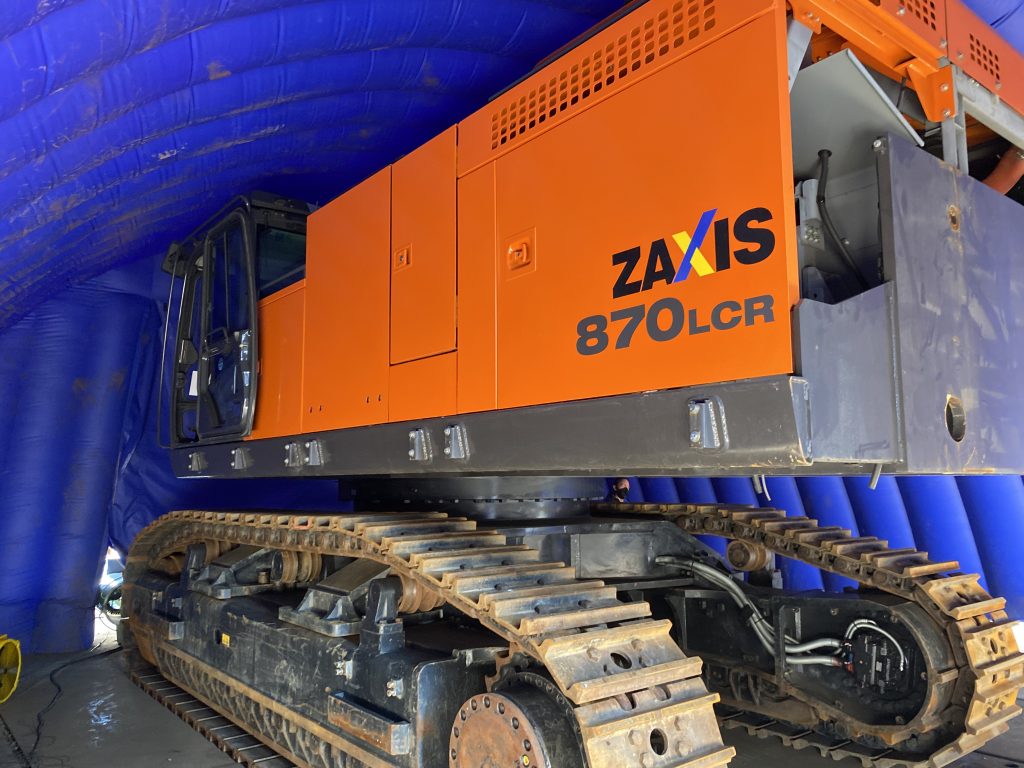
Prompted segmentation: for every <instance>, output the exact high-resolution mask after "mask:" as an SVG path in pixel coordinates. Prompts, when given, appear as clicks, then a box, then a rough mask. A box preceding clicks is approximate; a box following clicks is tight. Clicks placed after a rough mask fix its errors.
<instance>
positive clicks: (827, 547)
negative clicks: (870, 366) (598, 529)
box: [598, 504, 1024, 768]
mask: <svg viewBox="0 0 1024 768" xmlns="http://www.w3.org/2000/svg"><path fill="white" fill-rule="evenodd" d="M598 510H599V511H607V512H609V513H614V514H616V515H621V514H623V513H634V514H637V513H638V514H645V515H657V516H659V517H667V518H669V519H672V520H674V521H675V522H676V523H677V524H678V525H679V527H680V528H682V529H683V530H684V531H686V532H687V533H690V534H695V535H696V534H709V535H714V536H722V537H725V538H728V539H739V540H742V541H747V542H750V543H753V544H756V545H760V546H763V547H765V548H766V549H768V550H769V551H771V552H774V553H775V554H778V555H782V556H784V557H788V558H792V559H794V560H798V561H800V562H804V563H807V564H809V565H813V566H814V567H816V568H820V569H821V570H823V571H828V572H829V573H834V574H838V575H841V576H846V577H848V578H850V579H853V580H854V581H856V582H858V583H859V584H862V585H864V586H866V587H871V588H874V589H878V590H881V591H884V592H888V593H890V594H893V595H898V596H899V597H901V598H903V599H905V600H908V601H910V602H914V603H917V604H918V605H920V606H921V607H922V608H924V610H925V611H926V612H927V613H928V614H929V616H931V617H932V619H933V620H934V621H935V622H936V623H938V624H939V625H940V626H942V627H944V629H945V630H946V634H947V636H948V638H949V640H950V643H951V645H952V648H953V654H954V657H955V659H956V667H955V668H954V669H950V670H944V671H942V672H941V673H940V675H939V677H938V679H937V680H936V681H935V683H936V684H937V685H940V686H941V685H949V686H951V687H952V688H953V690H954V693H953V696H952V697H950V698H951V700H950V701H948V703H947V704H946V708H945V709H942V710H940V711H931V712H927V713H926V715H925V716H924V717H921V718H918V719H916V720H915V721H914V722H911V723H908V724H907V726H906V727H905V728H903V729H902V731H903V732H904V733H905V734H907V735H909V733H910V732H912V731H913V730H915V729H923V730H925V731H928V730H932V729H934V728H935V727H937V726H939V725H940V724H942V723H944V722H949V721H954V722H959V723H960V724H961V731H960V735H959V737H957V738H956V739H955V740H954V741H953V742H951V743H949V744H947V745H945V746H944V747H942V748H941V749H939V750H938V751H936V752H934V753H932V754H931V755H928V756H927V757H925V758H922V759H921V760H919V761H917V762H916V763H915V762H914V761H908V760H907V759H906V758H905V757H897V756H896V755H895V751H894V750H887V749H885V748H881V749H877V750H870V749H868V748H866V747H864V746H863V745H859V744H856V743H854V742H852V741H848V740H839V739H829V738H828V737H825V736H823V735H821V734H819V733H816V732H813V731H807V730H806V729H800V728H794V727H793V726H791V725H787V724H786V723H782V722H778V721H775V720H772V719H771V718H767V717H763V716H758V715H752V714H751V713H746V712H740V713H733V714H730V715H726V716H724V717H723V718H722V725H723V727H742V728H744V729H746V730H747V731H748V732H749V733H751V734H753V735H757V736H764V735H766V734H772V735H775V736H778V737H779V738H780V739H782V741H783V742H784V743H786V744H788V745H790V746H794V747H797V748H803V747H812V748H815V749H817V750H818V751H819V752H820V753H821V754H822V755H825V756H830V757H833V758H835V759H837V760H838V759H841V758H843V757H853V758H855V759H857V760H860V761H861V763H862V764H863V765H865V766H875V768H896V766H931V767H932V768H940V767H941V766H944V765H947V764H949V763H951V762H953V761H954V760H956V759H957V758H959V757H962V756H963V755H965V754H967V753H969V752H971V751H973V750H975V749H977V748H978V747H980V746H981V745H983V744H984V743H986V742H987V741H989V740H991V739H993V738H995V737H996V736H998V735H1000V734H1001V733H1004V732H1005V731H1006V730H1007V727H1008V726H1007V722H1008V721H1009V720H1010V719H1011V718H1013V717H1015V716H1016V715H1017V714H1019V713H1020V707H1019V706H1018V705H1017V701H1016V700H1017V696H1018V694H1019V693H1020V690H1021V687H1022V686H1024V654H1022V653H1021V648H1020V646H1021V644H1022V642H1024V625H1022V624H1021V622H1018V621H1013V620H1011V619H1009V618H1008V616H1007V614H1006V611H1005V610H1004V609H1005V607H1006V600H1005V599H1004V598H1001V597H992V596H991V595H989V594H988V593H987V592H986V591H985V590H984V589H982V587H981V585H980V584H979V583H978V579H979V576H978V574H963V573H959V572H958V569H959V564H958V563H956V562H934V561H931V560H929V559H928V554H927V553H926V552H918V551H917V550H913V549H890V548H889V547H888V542H886V541H881V540H879V539H877V538H875V537H871V536H865V537H854V536H852V535H851V533H850V531H848V530H846V529H843V528H838V527H819V526H818V523H817V521H816V520H813V519H810V518H807V517H787V516H786V513H785V512H783V511H781V510H776V509H763V508H756V507H740V506H726V505H689V504H609V505H598ZM918 720H919V721H918ZM892 736H893V737H894V738H899V737H900V736H901V734H900V733H893V734H892Z"/></svg>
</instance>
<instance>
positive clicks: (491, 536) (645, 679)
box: [125, 511, 735, 768]
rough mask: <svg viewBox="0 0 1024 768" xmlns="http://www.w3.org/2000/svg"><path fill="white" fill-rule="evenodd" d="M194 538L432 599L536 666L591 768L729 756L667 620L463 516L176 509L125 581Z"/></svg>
mask: <svg viewBox="0 0 1024 768" xmlns="http://www.w3.org/2000/svg"><path fill="white" fill-rule="evenodd" d="M204 541H210V542H229V543H232V544H249V545H256V546H260V547H273V548H277V549H283V550H292V551H296V552H316V553H319V554H321V555H341V556H347V557H362V558H368V559H371V560H375V561H377V562H381V563H385V564H387V565H388V566H390V568H391V570H392V573H393V574H395V575H397V576H399V577H400V578H401V579H402V581H403V591H404V592H406V593H408V594H411V595H414V596H415V602H416V603H417V604H419V605H420V606H422V605H429V604H431V603H432V602H436V601H437V599H439V598H437V596H440V597H443V600H444V602H447V603H448V604H450V605H452V606H454V607H455V608H457V609H458V610H459V611H461V612H462V613H464V614H466V615H467V616H470V617H472V618H473V619H475V620H477V621H479V622H480V623H481V624H482V625H483V626H485V627H487V628H488V629H490V630H491V631H493V632H494V633H496V634H497V635H499V636H501V637H502V638H503V639H504V640H505V641H507V642H508V644H509V651H510V655H515V654H523V655H525V656H528V657H530V658H532V659H534V660H535V661H536V662H538V663H540V664H541V665H543V666H544V668H545V669H546V670H547V672H548V673H549V674H550V675H551V677H552V679H553V680H554V682H555V684H556V685H557V686H558V687H559V689H560V690H561V692H562V693H563V694H564V695H565V696H566V697H567V699H568V700H569V701H571V702H572V703H573V705H574V710H573V712H574V715H575V718H576V721H577V723H578V725H579V729H580V733H581V734H582V739H583V746H584V750H585V753H586V757H587V762H588V765H589V766H590V768H619V767H620V766H622V765H630V766H641V767H642V768H680V767H681V766H686V767H687V768H715V767H716V766H721V765H725V764H726V763H728V762H729V760H730V759H731V758H732V757H733V755H734V754H735V750H734V749H732V748H731V747H725V746H723V744H722V740H721V735H720V733H719V728H718V724H717V721H716V717H715V713H714V706H713V705H714V704H715V702H717V701H718V695H717V694H710V693H708V691H707V688H706V687H705V685H704V682H703V679H702V678H701V661H700V659H697V658H692V657H687V656H686V655H685V654H684V653H683V651H682V650H681V649H680V648H679V646H678V645H677V644H676V642H675V641H674V640H673V639H672V636H671V622H670V621H655V620H652V619H651V609H650V606H649V605H648V604H647V603H645V602H633V603H627V602H622V601H620V600H619V599H618V597H617V592H616V589H615V588H614V587H611V586H607V585H605V584H604V582H602V581H596V580H588V581H580V580H577V579H576V577H575V572H574V569H573V568H571V567H567V566H566V565H565V564H564V563H561V562H548V561H545V560H543V559H542V558H541V555H540V552H539V551H537V550H536V549H533V548H530V547H528V546H525V545H521V544H510V543H508V541H507V539H506V537H505V536H504V535H503V534H501V533H500V532H498V531H494V530H488V529H486V528H484V529H480V528H478V527H477V525H476V523H475V522H473V521H471V520H466V519H464V518H454V517H448V516H447V515H445V514H443V513H426V514H395V515H384V514H371V515H316V514H281V513H254V512H195V511H185V512H173V513H170V514H168V515H165V516H164V517H162V518H160V519H158V520H157V521H155V522H154V523H152V524H151V525H149V526H148V527H147V528H145V529H144V530H143V531H142V532H141V533H140V534H139V536H138V538H137V539H136V541H135V543H134V544H133V546H132V549H131V551H130V553H129V555H128V562H127V567H126V574H125V581H126V584H128V585H130V583H131V582H132V581H133V580H134V579H135V578H137V577H138V576H139V575H141V573H142V572H144V571H145V570H148V569H149V568H151V567H153V566H159V564H160V563H161V562H163V563H165V564H169V570H173V568H174V567H180V566H179V565H178V564H180V562H182V557H181V555H182V553H183V552H184V550H185V547H187V546H188V544H190V543H193V542H204ZM129 589H130V587H129ZM435 598H437V599H435ZM125 604H126V605H128V604H129V601H128V600H126V601H125ZM165 672H166V670H165Z"/></svg>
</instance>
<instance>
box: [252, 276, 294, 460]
mask: <svg viewBox="0 0 1024 768" xmlns="http://www.w3.org/2000/svg"><path fill="white" fill-rule="evenodd" d="M258 306H259V309H258V313H259V328H260V348H259V368H258V370H259V373H258V375H259V387H258V391H259V397H257V398H256V417H255V421H254V422H253V428H252V434H251V435H250V439H253V440H258V439H260V438H262V437H277V436H279V435H297V434H299V433H301V432H302V333H303V323H304V316H305V309H306V282H305V281H304V280H303V281H301V282H298V283H295V284H294V285H290V286H288V287H287V288H285V289H284V290H282V291H278V292H277V293H273V294H271V295H270V296H268V297H267V298H265V299H263V300H261V301H260V302H259V305H258Z"/></svg>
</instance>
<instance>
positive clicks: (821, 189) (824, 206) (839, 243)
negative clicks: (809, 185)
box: [814, 149, 868, 291]
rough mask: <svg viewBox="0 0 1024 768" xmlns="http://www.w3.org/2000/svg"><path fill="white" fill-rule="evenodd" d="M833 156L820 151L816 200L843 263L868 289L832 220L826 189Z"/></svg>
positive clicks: (861, 286) (859, 282)
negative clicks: (830, 161) (829, 162)
mask: <svg viewBox="0 0 1024 768" xmlns="http://www.w3.org/2000/svg"><path fill="white" fill-rule="evenodd" d="M830 157H832V152H831V151H830V150H827V149H822V150H819V151H818V160H819V161H820V163H821V170H820V172H819V176H818V194H817V195H816V196H815V198H814V200H815V202H816V203H817V204H818V214H819V215H820V216H821V223H822V224H823V225H824V227H825V231H826V232H828V234H829V237H831V238H832V241H833V242H834V243H835V244H836V248H838V249H839V255H840V256H841V257H842V259H843V263H844V264H846V267H847V269H849V270H850V274H852V275H853V276H854V277H855V278H856V279H857V284H858V285H859V286H860V289H861V290H862V291H866V290H867V289H868V281H867V280H865V279H864V275H862V274H861V271H860V269H859V268H858V267H857V262H855V261H854V260H853V256H852V255H851V254H850V251H849V249H848V248H847V247H846V243H845V242H844V241H843V239H842V238H841V237H840V236H839V231H838V230H837V229H836V225H835V223H834V222H833V221H832V216H831V214H829V212H828V203H827V202H826V201H825V190H826V188H827V187H828V159H829V158H830Z"/></svg>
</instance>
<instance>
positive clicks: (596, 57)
mask: <svg viewBox="0 0 1024 768" xmlns="http://www.w3.org/2000/svg"><path fill="white" fill-rule="evenodd" d="M919 1H920V2H929V0H919ZM715 3H716V0H680V1H679V2H677V3H674V4H673V6H672V8H671V10H663V11H661V12H660V13H658V14H657V16H653V15H652V16H651V17H649V18H646V19H644V20H643V21H642V22H640V23H639V24H638V25H637V26H635V27H633V28H632V29H631V30H630V31H629V32H628V33H625V34H622V35H620V36H619V37H618V39H617V40H615V41H613V42H609V43H608V44H606V45H605V46H604V47H603V48H598V49H597V50H593V52H592V53H590V54H589V55H586V54H582V53H581V58H580V60H579V61H578V62H577V63H576V64H573V65H572V66H571V67H569V68H568V69H564V70H562V71H561V72H560V73H559V74H558V75H556V76H553V77H551V78H550V79H549V80H548V81H547V82H546V83H541V84H540V85H539V86H537V87H536V88H534V89H531V90H530V92H529V93H528V94H524V95H522V96H520V97H519V98H518V99H513V100H511V101H509V102H506V103H505V105H504V106H502V108H501V109H500V110H498V111H496V112H495V113H494V115H493V117H492V120H491V149H498V147H500V146H502V145H504V144H507V143H508V142H510V141H512V140H513V139H515V138H517V137H519V136H522V135H523V134H525V133H527V132H528V131H530V130H531V129H533V128H536V127H537V126H539V125H542V124H544V123H545V122H547V121H548V120H551V119H552V118H554V117H556V116H557V115H558V114H559V113H561V112H565V111H567V110H569V109H572V108H573V107H576V106H577V105H578V104H580V103H581V102H584V101H586V100H587V99H589V98H591V97H592V96H594V95H595V94H598V93H600V92H601V91H602V90H605V89H607V88H612V87H614V86H615V85H616V84H617V83H621V82H622V81H624V80H628V79H629V78H630V77H633V76H635V75H634V73H636V72H638V71H640V70H642V69H643V68H645V67H647V66H650V65H651V64H654V63H655V62H657V61H658V59H660V58H662V57H664V56H667V55H668V54H669V53H670V52H672V51H674V50H676V49H679V48H682V47H683V46H686V45H689V44H693V43H694V41H696V40H699V38H700V37H701V35H703V34H705V33H708V32H711V31H712V30H713V29H714V28H715V24H716V19H715ZM931 4H932V5H934V3H931ZM581 48H582V49H583V50H586V44H584V45H583V46H581Z"/></svg>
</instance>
